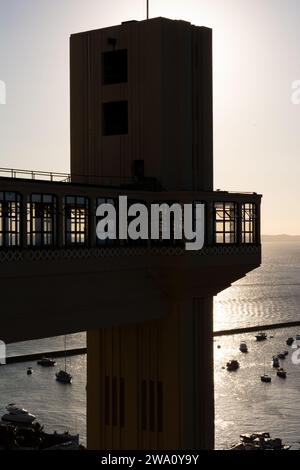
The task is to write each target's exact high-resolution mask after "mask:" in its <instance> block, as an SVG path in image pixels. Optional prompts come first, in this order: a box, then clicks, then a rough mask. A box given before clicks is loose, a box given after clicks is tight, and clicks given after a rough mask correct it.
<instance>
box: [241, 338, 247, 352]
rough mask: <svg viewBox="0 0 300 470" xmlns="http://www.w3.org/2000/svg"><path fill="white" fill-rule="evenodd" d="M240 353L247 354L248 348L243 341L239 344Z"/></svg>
mask: <svg viewBox="0 0 300 470" xmlns="http://www.w3.org/2000/svg"><path fill="white" fill-rule="evenodd" d="M240 351H241V352H242V353H247V352H248V346H247V344H246V343H245V341H243V342H242V343H241V344H240Z"/></svg>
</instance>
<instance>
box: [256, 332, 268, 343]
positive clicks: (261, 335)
mask: <svg viewBox="0 0 300 470" xmlns="http://www.w3.org/2000/svg"><path fill="white" fill-rule="evenodd" d="M255 338H256V341H265V340H266V339H267V335H266V333H264V332H262V333H258V334H257V335H255Z"/></svg>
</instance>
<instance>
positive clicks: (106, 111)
mask: <svg viewBox="0 0 300 470" xmlns="http://www.w3.org/2000/svg"><path fill="white" fill-rule="evenodd" d="M121 134H128V102H127V101H114V102H112V103H104V104H103V135H121Z"/></svg>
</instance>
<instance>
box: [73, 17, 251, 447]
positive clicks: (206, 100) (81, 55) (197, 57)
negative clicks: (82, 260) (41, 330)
mask: <svg viewBox="0 0 300 470" xmlns="http://www.w3.org/2000/svg"><path fill="white" fill-rule="evenodd" d="M71 167H72V180H73V181H75V182H76V181H80V182H82V181H83V182H86V183H93V184H103V185H105V184H107V185H113V184H115V185H119V187H121V188H122V187H123V188H125V187H128V188H131V190H133V189H134V188H136V190H137V194H136V197H137V198H140V197H141V191H146V190H148V191H153V194H154V195H155V194H156V193H157V191H159V190H160V191H161V193H160V194H161V197H166V195H168V194H169V195H172V196H170V197H174V199H175V200H184V198H187V199H189V200H191V199H192V200H202V199H203V198H205V200H206V201H207V206H206V214H207V227H206V242H205V243H206V248H205V250H206V251H205V256H191V255H188V254H187V253H185V252H184V251H183V252H181V255H180V256H179V257H178V256H175V255H176V254H178V251H177V252H175V251H172V250H173V248H170V249H168V248H166V249H162V250H161V251H159V252H157V251H151V249H149V251H146V252H144V254H143V256H142V257H141V256H140V257H138V256H133V255H132V256H129V257H128V267H129V266H130V267H131V268H132V273H135V277H134V278H133V279H134V281H133V283H132V285H131V287H130V289H129V290H130V291H131V292H134V290H135V289H136V296H137V298H140V297H141V298H142V300H139V302H138V301H137V302H136V304H135V306H134V307H131V303H130V302H131V301H129V300H128V299H129V297H130V295H129V294H128V295H127V294H124V293H123V294H122V295H123V296H124V312H122V311H121V312H120V317H122V321H120V324H117V323H115V324H114V325H113V326H112V327H111V328H102V329H98V330H93V331H89V332H88V334H87V338H88V392H87V400H88V415H87V416H88V423H87V429H88V446H89V448H94V449H101V448H102V449H105V448H109V449H129V448H131V449H147V448H148V449H150V448H161V449H176V448H182V449H197V448H202V449H209V448H213V446H214V392H213V341H212V330H213V325H212V323H213V320H212V310H213V307H212V304H213V296H214V295H216V294H217V293H218V292H220V291H221V290H223V289H224V288H226V287H228V286H230V283H231V282H232V281H234V280H236V279H238V278H239V277H241V276H243V275H244V274H245V273H246V272H247V271H249V270H250V269H253V267H256V266H257V265H258V264H259V260H260V251H259V248H258V249H257V256H256V255H255V256H254V257H253V256H252V257H251V256H250V257H249V256H248V255H249V253H248V252H246V250H245V251H244V249H243V250H242V251H241V253H243V256H239V253H240V252H239V251H236V252H235V251H234V249H233V251H229V250H228V247H227V246H226V245H227V244H229V245H231V244H236V243H240V242H239V240H240V238H239V237H240V235H239V234H238V233H240V232H239V231H240V230H241V227H240V225H239V223H240V222H237V220H238V219H237V218H236V215H235V214H237V212H235V211H240V210H241V211H242V201H243V196H241V198H240V203H241V205H239V203H238V204H236V205H235V203H234V204H233V205H231V204H232V203H231V202H228V203H227V202H226V201H230V196H228V194H227V193H226V194H224V193H213V192H212V191H213V120H212V31H211V29H209V28H205V27H196V26H193V25H191V24H190V23H188V22H184V21H172V20H169V19H165V18H155V19H151V20H148V21H140V22H135V21H130V22H125V23H123V24H122V25H118V26H113V27H109V28H104V29H100V30H96V31H90V32H85V33H79V34H75V35H73V36H72V37H71ZM216 197H218V198H219V200H221V201H224V202H221V203H219V206H217V205H215V203H214V200H216ZM238 207H239V208H240V209H238ZM217 213H218V214H221V215H220V216H216V214H217ZM228 214H230V215H229V216H228ZM227 216H228V217H229V219H228V220H227ZM216 217H217V218H218V217H223V219H221V218H219V219H218V221H219V222H221V220H223V222H222V223H223V225H222V228H220V227H221V226H220V224H219V225H218V221H216ZM230 217H231V219H230ZM227 222H228V223H227ZM228 227H229V228H228ZM238 227H240V228H238ZM255 230H257V227H256V228H255ZM223 231H224V233H223ZM225 232H226V233H225ZM227 232H228V233H227ZM257 241H258V238H256V242H257ZM256 242H255V243H256ZM218 244H219V246H217V245H218ZM221 244H224V245H225V246H221ZM236 249H237V250H239V249H238V248H236ZM121 253H122V252H121V251H120V255H121ZM234 253H236V254H234ZM246 253H248V254H246ZM123 254H124V253H123ZM220 254H221V255H222V256H220ZM244 255H245V256H244ZM122 262H123V261H122ZM99 263H101V260H100V261H99ZM124 263H125V264H126V262H125V261H124ZM122 266H123V265H122ZM139 266H140V268H139ZM122 269H123V268H121V266H120V273H119V274H118V275H116V279H118V278H119V276H120V275H121V273H122ZM133 269H136V271H133ZM142 274H143V275H144V274H145V276H146V277H147V284H145V285H144V286H143V287H141V276H142ZM132 275H133V274H132ZM117 286H118V282H117V281H116V286H115V287H117ZM113 287H114V286H112V287H111V292H112V294H111V295H112V300H111V304H110V305H111V306H113V305H114V303H116V302H115V300H116V297H117V296H118V295H119V293H118V291H116V290H115V291H114V290H113ZM119 288H120V284H119V287H118V289H119ZM157 295H158V296H159V298H160V308H159V312H158V311H157V312H153V318H155V317H156V318H158V319H156V320H153V321H145V318H144V308H145V309H146V308H147V305H148V302H149V301H151V299H152V297H154V296H157ZM126 298H127V300H126ZM136 305H139V306H138V307H137V306H136ZM111 308H112V307H111ZM131 308H132V309H137V308H138V309H139V310H138V311H137V313H139V314H140V322H139V323H134V324H127V325H126V316H127V315H128V311H129V310H130V309H131ZM109 309H110V306H109V304H106V307H103V308H102V307H101V285H100V284H99V323H101V316H103V318H104V317H105V318H106V317H108V316H109V313H110V312H109ZM126 312H127V313H126ZM161 312H163V314H162V313H161ZM121 323H122V324H123V325H121ZM124 323H125V325H124Z"/></svg>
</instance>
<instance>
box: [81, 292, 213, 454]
mask: <svg viewBox="0 0 300 470" xmlns="http://www.w3.org/2000/svg"><path fill="white" fill-rule="evenodd" d="M212 310H213V308H212V298H211V297H209V298H197V299H190V300H175V299H174V301H172V303H170V312H169V313H168V314H167V315H166V316H165V317H164V318H162V319H160V320H157V321H152V322H147V323H141V324H137V325H129V326H125V327H116V328H107V329H102V330H98V331H92V332H88V356H87V361H88V387H87V403H88V404H87V421H88V424H87V429H88V447H89V448H90V449H105V448H109V449H116V450H117V449H162V450H163V449H213V447H214V388H213V338H212Z"/></svg>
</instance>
